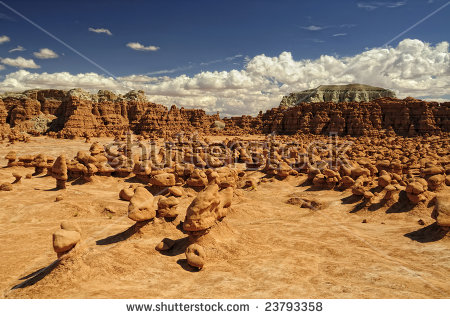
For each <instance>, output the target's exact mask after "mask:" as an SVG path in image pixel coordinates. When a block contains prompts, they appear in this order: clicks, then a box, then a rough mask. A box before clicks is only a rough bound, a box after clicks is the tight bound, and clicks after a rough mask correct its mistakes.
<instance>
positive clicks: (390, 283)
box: [0, 137, 450, 298]
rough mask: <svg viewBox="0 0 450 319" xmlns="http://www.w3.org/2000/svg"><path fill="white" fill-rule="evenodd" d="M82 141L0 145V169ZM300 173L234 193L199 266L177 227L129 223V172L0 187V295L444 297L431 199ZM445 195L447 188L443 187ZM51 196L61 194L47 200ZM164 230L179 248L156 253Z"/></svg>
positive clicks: (441, 237) (445, 243)
mask: <svg viewBox="0 0 450 319" xmlns="http://www.w3.org/2000/svg"><path fill="white" fill-rule="evenodd" d="M95 140H100V141H101V142H105V141H106V140H101V139H95ZM93 141H94V140H93ZM89 146H90V144H86V143H84V141H82V140H56V139H49V138H44V137H39V138H32V140H31V142H30V143H26V144H25V143H20V144H15V145H10V146H6V144H1V145H0V158H1V160H0V167H4V166H5V165H6V160H4V159H3V158H4V156H5V155H6V153H7V152H9V151H10V150H13V149H14V150H16V151H17V153H18V155H22V154H37V153H40V152H42V151H43V150H45V152H46V154H49V155H54V156H57V155H59V154H60V153H62V152H65V153H66V154H67V156H68V157H69V158H71V157H73V156H74V155H75V154H76V152H77V151H79V150H88V149H89ZM13 172H19V173H21V174H23V175H25V174H26V173H32V172H33V168H23V167H12V168H0V181H1V182H5V181H8V182H11V181H13V180H14V178H13V177H12V175H11V174H12V173H13ZM253 174H259V175H262V173H259V172H255V173H253ZM305 179H306V177H305V176H289V177H288V179H287V180H284V181H280V180H277V179H276V178H272V179H271V180H270V181H269V182H267V183H261V184H260V185H259V186H258V187H257V188H256V189H252V190H242V189H238V190H236V192H235V195H234V199H233V204H232V206H231V207H232V213H231V214H230V215H229V216H227V217H226V218H225V219H224V221H223V222H222V223H221V224H220V225H219V226H218V227H215V228H214V229H213V230H212V234H211V238H213V239H212V242H211V247H213V249H212V254H209V255H208V260H207V264H206V266H205V268H204V269H203V270H201V271H194V270H193V269H192V268H190V266H188V265H187V262H186V259H185V254H184V250H185V247H186V245H187V235H185V234H183V232H181V231H180V230H179V229H177V228H176V227H175V226H174V224H172V223H167V222H162V221H160V220H158V219H155V221H151V222H149V223H147V224H146V225H143V226H142V227H141V228H139V229H137V228H136V227H133V225H134V222H133V221H131V220H130V219H128V218H127V206H128V202H126V201H122V200H120V199H119V197H118V193H119V191H120V189H121V188H123V187H124V186H125V185H126V184H129V183H133V182H134V181H133V180H127V179H124V178H114V177H97V179H96V180H95V181H94V182H92V183H87V184H83V185H80V184H78V185H77V184H72V185H69V186H68V187H67V189H66V190H55V189H54V187H55V179H53V178H52V177H49V176H36V177H33V178H32V179H22V182H21V184H17V185H14V186H15V187H14V190H13V191H10V192H0V203H1V206H0V230H1V231H0V242H1V245H0V291H1V296H2V298H450V282H449V280H448V278H449V277H450V249H449V248H450V237H449V235H450V234H446V233H445V232H443V231H440V230H439V229H437V228H436V226H435V224H434V220H433V219H432V218H431V217H430V214H431V211H432V209H433V208H432V207H427V206H417V207H415V208H414V209H410V210H406V209H405V210H404V211H401V210H400V212H394V213H391V212H390V211H389V209H387V208H386V207H384V208H379V209H375V210H368V209H365V208H364V207H361V205H360V203H358V202H357V201H356V200H354V198H353V196H352V193H351V191H350V190H348V191H345V192H338V191H326V190H320V191H315V190H313V189H311V188H310V187H309V186H301V185H302V184H303V183H304V181H305ZM443 192H444V193H443V194H444V195H446V194H447V195H450V191H449V189H448V188H447V189H446V190H444V191H443ZM190 194H191V196H190V197H187V198H184V199H183V201H182V203H181V207H182V208H186V207H187V206H188V205H189V203H190V201H191V200H192V199H193V196H194V195H195V193H194V191H191V193H190ZM57 195H62V196H63V200H61V201H55V198H56V196H57ZM295 196H297V197H301V198H307V199H314V200H316V201H319V202H320V203H321V205H322V206H321V209H319V210H310V209H307V208H300V207H298V206H296V205H291V204H287V203H286V201H287V200H288V199H289V198H291V197H295ZM183 211H185V209H180V212H183ZM179 218H183V216H180V217H179ZM420 219H422V220H423V221H424V223H425V224H424V225H420V224H419V222H418V221H419V220H420ZM63 220H74V221H77V222H78V224H79V225H80V226H81V228H82V243H81V245H78V246H77V247H76V250H75V251H74V252H72V253H71V254H70V255H68V256H67V257H66V258H63V259H62V260H61V261H60V262H58V261H57V259H56V254H55V253H54V251H53V249H52V233H53V232H54V231H56V230H57V229H58V228H59V224H60V222H61V221H63ZM363 220H365V221H366V222H363ZM165 237H167V238H171V239H175V240H177V241H176V246H175V247H174V248H173V249H172V250H171V251H170V252H168V253H160V252H158V251H156V250H155V245H156V244H158V243H159V242H160V241H161V240H162V239H163V238H165Z"/></svg>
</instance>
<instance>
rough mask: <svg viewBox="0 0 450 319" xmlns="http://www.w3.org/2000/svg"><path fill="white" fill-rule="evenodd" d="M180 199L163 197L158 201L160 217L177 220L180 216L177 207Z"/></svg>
mask: <svg viewBox="0 0 450 319" xmlns="http://www.w3.org/2000/svg"><path fill="white" fill-rule="evenodd" d="M179 203H180V201H179V199H178V198H176V197H174V196H170V197H161V198H160V199H159V201H158V217H167V218H175V217H177V216H178V211H177V206H178V204H179Z"/></svg>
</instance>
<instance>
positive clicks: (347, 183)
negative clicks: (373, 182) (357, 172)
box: [339, 176, 355, 189]
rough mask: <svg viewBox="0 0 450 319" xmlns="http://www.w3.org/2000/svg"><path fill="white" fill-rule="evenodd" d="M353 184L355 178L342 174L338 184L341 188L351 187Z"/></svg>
mask: <svg viewBox="0 0 450 319" xmlns="http://www.w3.org/2000/svg"><path fill="white" fill-rule="evenodd" d="M354 184H355V180H354V179H353V178H351V177H350V176H344V177H342V179H341V182H340V183H339V186H340V187H342V188H345V189H346V188H349V187H352V186H353V185H354Z"/></svg>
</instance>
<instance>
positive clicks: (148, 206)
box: [128, 187, 156, 222]
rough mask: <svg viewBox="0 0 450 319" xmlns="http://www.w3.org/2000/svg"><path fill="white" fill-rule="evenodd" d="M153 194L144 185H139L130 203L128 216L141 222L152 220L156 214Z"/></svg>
mask: <svg viewBox="0 0 450 319" xmlns="http://www.w3.org/2000/svg"><path fill="white" fill-rule="evenodd" d="M153 200H154V198H153V195H152V194H151V193H150V192H149V191H148V190H147V189H145V188H144V187H138V188H136V190H135V191H134V195H133V197H131V199H130V204H129V205H128V218H130V219H132V220H134V221H136V222H140V221H145V220H150V219H152V218H154V217H155V216H156V210H155V208H154V205H153Z"/></svg>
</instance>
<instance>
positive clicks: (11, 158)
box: [5, 151, 17, 167]
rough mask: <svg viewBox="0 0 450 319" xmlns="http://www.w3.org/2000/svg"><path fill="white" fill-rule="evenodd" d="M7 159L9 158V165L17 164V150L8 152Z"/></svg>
mask: <svg viewBox="0 0 450 319" xmlns="http://www.w3.org/2000/svg"><path fill="white" fill-rule="evenodd" d="M5 159H7V160H8V164H7V166H8V167H11V166H15V165H16V164H17V162H16V160H17V153H16V152H15V151H9V152H8V154H6V156H5Z"/></svg>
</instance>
